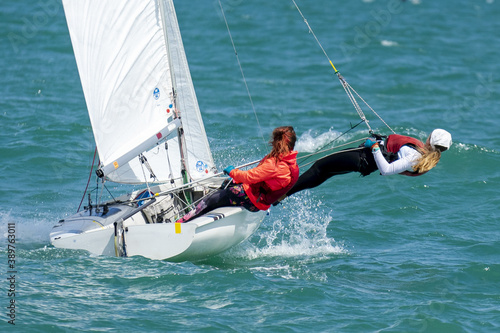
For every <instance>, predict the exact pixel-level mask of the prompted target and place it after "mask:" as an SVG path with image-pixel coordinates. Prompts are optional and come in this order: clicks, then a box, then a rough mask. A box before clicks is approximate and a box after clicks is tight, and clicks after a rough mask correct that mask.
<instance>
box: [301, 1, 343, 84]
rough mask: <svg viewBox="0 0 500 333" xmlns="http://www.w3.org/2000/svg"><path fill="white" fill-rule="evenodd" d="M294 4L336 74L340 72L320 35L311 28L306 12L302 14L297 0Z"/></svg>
mask: <svg viewBox="0 0 500 333" xmlns="http://www.w3.org/2000/svg"><path fill="white" fill-rule="evenodd" d="M292 2H293V4H294V5H295V8H297V10H298V12H299V14H300V16H302V19H303V20H304V23H305V24H306V25H307V27H308V28H309V32H310V33H311V34H312V35H313V37H314V39H315V40H316V43H318V45H319V47H320V48H321V50H322V51H323V53H324V54H325V57H326V58H327V59H328V61H329V62H330V65H332V67H333V69H334V70H335V74H337V73H338V70H337V69H336V68H335V66H334V65H333V62H332V61H331V60H330V57H329V56H328V54H327V53H326V51H325V49H324V48H323V45H321V43H320V41H319V39H318V37H316V34H315V33H314V31H313V29H312V28H311V26H310V25H309V22H307V19H306V18H305V16H304V14H302V12H301V10H300V8H299V6H297V3H296V2H295V0H292Z"/></svg>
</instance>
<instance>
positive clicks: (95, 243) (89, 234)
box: [50, 204, 266, 261]
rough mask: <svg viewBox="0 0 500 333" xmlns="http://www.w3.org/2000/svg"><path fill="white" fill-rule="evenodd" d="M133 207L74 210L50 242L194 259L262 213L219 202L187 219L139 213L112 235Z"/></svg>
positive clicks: (236, 235)
mask: <svg viewBox="0 0 500 333" xmlns="http://www.w3.org/2000/svg"><path fill="white" fill-rule="evenodd" d="M131 210H133V208H131V207H129V206H125V205H121V204H116V205H110V206H109V213H108V214H106V215H104V216H99V214H100V213H93V214H94V215H90V214H91V213H89V211H85V212H81V213H78V214H76V215H74V216H72V217H70V218H68V219H65V220H61V221H60V222H59V223H58V224H57V225H56V226H54V228H53V230H52V232H51V234H50V241H51V243H52V244H53V245H54V246H55V247H58V248H66V249H81V250H87V251H89V252H91V253H93V254H96V255H106V256H125V255H126V256H143V257H146V258H150V259H168V260H170V261H186V260H189V261H194V260H200V259H203V258H207V257H209V256H213V255H216V254H218V253H221V252H223V251H225V250H227V249H229V248H230V247H233V246H235V245H237V244H239V243H241V242H242V241H244V240H245V239H247V238H248V237H249V236H250V235H251V234H252V233H253V232H255V230H256V229H257V228H258V227H259V226H260V224H261V222H262V220H263V218H264V216H265V213H266V212H263V211H261V212H256V213H252V212H249V211H247V210H246V209H243V208H240V207H221V208H218V209H215V210H213V211H211V212H210V213H208V214H206V215H203V216H200V217H198V218H196V219H193V220H192V221H190V222H188V223H147V220H146V219H145V218H144V216H143V215H142V213H141V212H138V213H136V214H135V215H133V216H132V217H130V218H128V219H126V220H125V221H123V229H122V230H123V236H121V235H120V234H118V236H116V237H115V225H114V222H116V221H119V220H120V218H121V216H124V215H125V214H126V213H129V212H130V211H131ZM101 214H102V213H101ZM123 244H125V246H123Z"/></svg>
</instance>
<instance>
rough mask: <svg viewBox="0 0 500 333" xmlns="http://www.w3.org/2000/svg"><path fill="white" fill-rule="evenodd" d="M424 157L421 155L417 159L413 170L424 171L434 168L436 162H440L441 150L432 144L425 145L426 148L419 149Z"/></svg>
mask: <svg viewBox="0 0 500 333" xmlns="http://www.w3.org/2000/svg"><path fill="white" fill-rule="evenodd" d="M417 150H418V152H419V153H420V154H422V157H420V158H419V159H418V161H417V164H415V165H414V166H413V171H415V172H418V173H424V172H427V171H429V170H430V169H432V168H434V167H435V166H436V164H438V162H439V159H440V158H441V150H440V149H439V148H438V149H434V148H433V147H431V146H430V145H427V144H426V145H425V149H421V148H418V149H417Z"/></svg>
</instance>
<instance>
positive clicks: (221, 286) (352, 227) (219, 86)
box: [0, 0, 500, 332]
mask: <svg viewBox="0 0 500 333" xmlns="http://www.w3.org/2000/svg"><path fill="white" fill-rule="evenodd" d="M297 4H298V5H299V6H300V9H301V11H302V13H303V14H304V16H305V17H306V19H307V21H308V23H309V24H310V26H311V28H312V29H313V31H314V34H315V35H316V37H317V38H318V40H319V42H320V43H321V45H322V46H323V48H324V50H325V52H326V54H327V55H328V57H329V58H330V59H331V60H332V62H333V63H334V65H335V67H336V68H337V69H338V70H339V71H340V73H341V74H342V75H343V76H344V77H345V79H346V81H347V82H348V83H349V84H350V85H351V86H352V87H353V88H354V89H355V90H356V91H357V92H358V93H359V94H360V95H361V96H362V97H363V99H364V100H365V101H366V102H367V103H368V104H369V105H370V106H371V107H372V108H373V109H374V110H375V111H376V112H377V113H378V114H379V115H380V116H381V117H382V119H384V121H385V122H387V125H389V126H390V127H391V128H392V129H393V130H394V131H395V132H397V133H399V134H405V135H411V136H415V137H418V138H420V139H422V140H425V138H426V136H427V135H428V133H429V132H430V131H432V129H434V128H445V129H447V130H448V131H450V132H451V133H452V135H453V145H452V147H451V149H450V150H449V151H447V152H445V153H444V154H443V156H442V160H441V161H440V162H439V164H438V165H437V167H436V168H435V169H433V170H432V171H431V172H429V173H428V174H426V175H424V176H422V177H416V178H409V177H403V176H391V177H382V176H380V175H378V174H376V173H374V174H372V175H370V176H368V177H364V178H363V177H359V175H358V174H347V175H342V176H337V177H334V178H332V179H330V180H328V181H327V182H325V183H324V184H323V185H321V186H320V187H317V188H315V189H311V190H306V191H303V192H300V193H297V194H296V195H294V196H292V197H290V198H289V199H287V200H285V201H284V202H283V203H282V204H281V205H279V206H277V207H273V208H272V209H271V212H270V215H269V216H267V217H266V219H265V221H264V223H263V224H262V226H261V227H260V229H259V230H258V231H257V232H256V233H255V234H254V235H253V236H251V237H250V238H249V239H248V240H247V241H245V242H244V243H242V244H240V245H238V246H236V247H234V248H232V249H231V250H229V251H227V252H225V253H222V254H220V255H218V256H216V257H213V258H210V259H208V260H206V261H203V262H195V263H192V262H183V263H170V262H166V261H156V260H149V259H145V258H142V257H133V258H114V257H102V256H93V255H90V254H89V253H87V252H85V251H72V250H64V249H56V248H54V247H53V246H51V245H50V242H49V233H50V230H51V228H52V226H53V225H54V224H55V223H56V222H57V221H58V220H59V219H61V218H64V217H67V216H69V215H71V214H73V213H75V212H76V210H77V208H78V205H79V203H80V200H81V197H82V194H83V192H84V189H85V186H86V184H87V179H88V174H89V170H90V165H91V163H92V157H93V151H94V141H93V135H92V130H91V128H90V123H89V119H88V115H87V113H86V105H85V101H84V97H83V92H82V88H81V84H80V81H79V77H78V72H77V68H76V63H75V59H74V55H73V51H72V46H71V43H70V39H69V34H68V30H67V26H66V22H65V18H64V13H63V9H62V5H61V3H60V1H58V0H40V1H35V2H33V1H24V0H20V1H15V2H13V1H3V2H2V3H1V4H0V9H1V10H0V34H1V47H0V54H1V59H2V63H1V70H2V71H1V75H0V80H1V82H0V91H1V93H0V117H1V127H0V129H1V130H0V137H1V141H0V142H1V145H0V156H1V161H2V163H1V164H0V183H1V189H2V190H1V192H0V195H1V197H0V203H1V206H0V221H1V237H0V238H1V242H0V245H1V247H0V277H1V278H0V281H1V282H0V306H1V308H2V311H0V313H1V315H0V322H1V323H0V325H1V329H0V330H1V331H2V332H7V331H19V332H65V331H111V332H113V331H116V332H136V331H156V332H175V331H178V332H180V331H200V332H201V331H207V332H221V331H232V332H249V331H250V332H252V331H255V332H495V331H500V250H499V249H500V231H499V223H500V213H499V207H500V195H499V194H500V167H499V165H500V150H499V146H500V136H499V134H500V133H499V130H498V128H499V125H500V116H499V112H498V107H499V103H498V101H499V99H500V79H499V74H498V60H499V59H500V48H499V45H500V35H499V31H500V23H499V20H498V18H499V17H500V2H499V1H497V0H474V1H472V0H454V1H452V0H442V1H430V0H413V1H396V0H371V1H368V0H364V1H362V0H352V1H326V0H322V1H304V0H300V1H297ZM175 5H176V8H177V11H178V13H177V14H178V19H179V24H180V27H181V32H182V34H183V38H184V44H185V48H186V53H187V57H188V61H189V63H190V68H191V74H192V77H193V81H194V85H195V88H196V92H197V96H198V100H199V104H200V107H201V110H202V112H203V119H204V122H205V128H206V132H207V135H208V138H209V141H210V144H211V147H212V150H213V154H214V158H215V160H216V163H217V167H218V168H219V170H222V169H223V168H224V167H225V166H227V165H230V164H232V165H240V164H243V163H246V162H250V161H254V160H257V159H260V158H261V157H262V156H264V155H265V154H266V153H267V152H268V150H269V146H268V145H267V140H268V138H269V134H270V132H271V131H272V129H273V128H275V127H277V126H282V125H292V126H294V127H295V130H296V132H297V134H298V137H299V139H298V142H297V149H298V150H299V152H300V156H304V155H306V154H308V153H311V152H313V151H315V150H316V149H319V148H321V147H322V146H324V145H325V144H328V143H329V142H331V141H332V140H334V139H335V138H336V137H337V136H338V135H340V134H341V133H343V132H345V131H347V130H349V129H350V127H351V125H352V126H354V125H355V124H357V123H358V122H359V119H360V118H359V117H358V115H357V113H356V111H355V109H354V108H353V106H352V105H351V104H350V102H349V100H348V98H347V96H346V94H345V93H344V90H343V89H342V86H341V85H340V83H339V80H338V78H337V76H336V75H335V73H334V70H333V68H332V67H331V66H330V64H329V61H328V58H327V57H326V56H325V54H324V53H323V51H322V50H321V48H320V47H319V45H318V43H317V42H316V40H315V38H314V36H313V34H312V33H311V32H310V31H309V30H308V27H307V25H306V24H305V23H304V21H303V19H302V17H301V16H300V14H299V12H298V11H297V10H296V8H295V6H294V4H293V2H291V1H290V0H279V1H263V0H256V1H243V0H226V1H223V5H224V10H225V14H226V17H227V20H228V24H229V27H230V29H231V34H232V36H233V39H234V43H235V46H236V49H237V51H238V57H239V60H240V61H241V65H242V68H243V71H244V74H245V78H246V81H247V84H248V88H249V91H250V93H251V96H252V100H253V104H254V107H255V113H254V111H253V109H252V105H251V103H250V101H249V99H248V96H247V92H246V88H245V85H244V83H243V79H242V76H241V73H240V70H239V67H238V62H237V59H236V57H235V53H234V50H233V48H232V45H231V41H230V39H229V36H228V33H227V30H226V26H225V23H224V20H223V18H222V15H221V12H220V9H219V4H218V1H215V0H211V1H201V0H191V1H176V2H175ZM360 103H362V102H360ZM362 107H363V110H364V112H365V114H366V116H367V118H368V119H369V120H370V123H369V124H370V126H371V127H372V128H373V129H374V130H375V131H377V132H380V133H382V134H390V133H391V131H390V130H389V128H388V127H386V126H385V125H384V123H382V122H381V121H380V120H379V118H377V117H376V116H375V115H374V114H373V113H372V111H371V110H370V109H369V108H368V107H366V106H365V105H364V104H363V103H362ZM367 134H368V132H367V127H366V126H365V125H364V124H361V125H359V126H357V127H356V128H354V129H353V130H351V131H349V132H348V133H347V134H346V135H344V136H343V137H341V138H340V139H338V140H336V141H335V142H334V144H344V143H349V142H352V141H355V140H360V139H362V138H364V137H366V136H367ZM331 146H332V145H331V144H330V145H329V146H327V147H331ZM312 160H314V159H312ZM305 169H307V166H306V167H303V168H302V171H303V170H305ZM90 186H91V188H92V187H93V186H95V180H92V181H91V184H90ZM109 188H110V190H111V191H113V192H114V193H118V194H119V193H121V191H122V190H123V189H122V187H121V186H119V185H113V184H110V185H109ZM11 235H14V237H12V236H11ZM13 239H14V242H12V240H13ZM9 245H10V246H9ZM13 324H15V325H13Z"/></svg>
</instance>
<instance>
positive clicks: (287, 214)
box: [229, 192, 347, 261]
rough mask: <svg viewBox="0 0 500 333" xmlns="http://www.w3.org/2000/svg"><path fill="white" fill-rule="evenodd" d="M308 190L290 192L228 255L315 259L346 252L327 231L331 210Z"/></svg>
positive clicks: (255, 257)
mask: <svg viewBox="0 0 500 333" xmlns="http://www.w3.org/2000/svg"><path fill="white" fill-rule="evenodd" d="M308 194H309V193H308V192H303V193H301V194H300V195H297V196H292V197H290V198H287V199H286V201H285V202H284V203H283V204H281V205H280V206H279V207H276V208H273V209H272V212H271V214H270V216H269V217H267V218H266V220H265V221H264V224H263V225H262V226H261V229H260V230H259V231H258V232H257V233H256V234H255V235H254V237H252V239H251V241H249V242H246V243H244V244H243V245H242V246H240V247H237V248H235V249H234V250H232V251H230V252H229V255H230V256H232V257H234V256H236V257H245V258H246V259H249V260H258V259H266V258H274V257H280V258H285V259H290V258H293V259H297V260H304V259H305V260H310V261H317V260H324V259H328V258H330V257H331V256H332V255H337V254H345V253H347V251H346V250H345V249H344V248H343V245H342V244H338V243H336V242H335V239H333V238H332V237H329V235H328V225H329V223H330V221H331V220H332V218H331V216H330V213H328V212H326V211H325V209H324V207H323V204H322V202H321V201H313V200H311V198H310V197H309V195H308Z"/></svg>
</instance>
